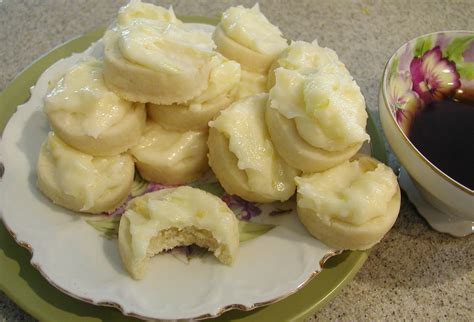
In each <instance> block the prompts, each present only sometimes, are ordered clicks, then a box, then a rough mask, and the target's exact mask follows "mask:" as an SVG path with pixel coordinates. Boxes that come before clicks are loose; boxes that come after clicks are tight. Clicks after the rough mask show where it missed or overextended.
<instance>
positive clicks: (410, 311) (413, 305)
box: [0, 0, 474, 321]
mask: <svg viewBox="0 0 474 322" xmlns="http://www.w3.org/2000/svg"><path fill="white" fill-rule="evenodd" d="M254 2H255V0H253V1H211V0H208V1H205V0H199V1H159V3H160V4H161V5H164V6H168V5H169V4H173V7H174V9H175V12H177V13H178V14H180V15H207V16H215V15H218V14H219V13H220V12H222V11H223V10H224V9H225V8H227V7H229V6H231V5H235V4H237V3H242V4H244V5H246V6H251V5H253V3H254ZM124 3H125V1H112V0H108V1H93V0H75V1H65V0H54V1H53V0H47V1H33V0H30V1H12V0H0V90H3V89H4V88H5V87H6V86H7V85H8V84H9V82H10V81H12V80H13V79H14V77H15V75H16V74H18V73H19V72H21V71H22V70H23V69H24V68H25V67H27V66H28V65H29V64H30V63H32V62H33V61H34V60H35V59H37V58H38V57H40V56H41V55H43V54H44V53H47V52H48V51H49V50H51V49H52V48H53V47H55V46H57V45H60V44H61V43H63V42H65V41H66V40H69V39H71V38H73V37H76V36H79V35H81V34H83V33H85V32H87V31H91V30H93V29H95V28H96V27H99V26H106V25H108V24H109V22H110V21H111V20H112V19H113V18H114V15H115V14H116V11H117V9H118V8H119V6H121V5H123V4H124ZM260 7H261V10H262V11H263V12H264V13H265V15H266V16H267V17H268V18H269V19H270V21H272V22H273V23H275V24H277V25H278V26H279V27H280V29H281V30H282V31H283V33H284V34H285V35H286V36H287V38H289V39H295V40H296V39H301V40H306V41H311V40H313V39H315V38H316V39H318V41H319V43H320V44H321V45H323V46H327V47H330V48H333V49H334V50H336V52H337V53H338V54H339V57H340V58H341V60H342V61H343V62H344V63H345V64H346V66H347V67H348V68H349V70H350V71H351V73H352V75H353V76H354V78H355V79H356V81H357V82H358V84H359V85H360V87H361V89H362V92H363V94H364V96H365V98H366V101H367V105H368V108H369V109H370V110H372V111H373V112H374V115H375V116H376V118H377V108H378V103H377V93H378V88H379V82H380V77H381V74H382V71H383V68H384V65H385V63H386V61H387V59H388V58H389V57H390V55H391V54H392V53H393V52H394V51H395V50H396V49H397V48H398V47H399V46H400V45H401V44H403V43H404V42H405V41H407V40H409V39H411V38H414V37H416V36H418V35H421V34H425V33H429V32H433V31H438V30H455V29H465V30H474V19H473V16H474V1H473V0H456V1H448V0H445V1H430V0H418V1H408V0H407V1H402V0H392V1H375V0H372V1H367V0H353V1H349V0H339V1H329V0H326V1H311V0H304V1H264V0H260ZM377 122H378V118H377ZM379 129H380V126H379ZM389 153H390V151H389ZM390 160H391V161H390V162H391V165H392V166H393V167H397V162H396V159H395V158H394V157H393V155H391V158H390ZM473 266H474V236H472V235H471V236H470V237H465V238H453V237H450V236H449V235H446V234H442V233H438V232H436V231H433V230H432V229H431V228H430V227H429V226H428V224H427V223H426V221H425V220H424V219H423V218H422V217H420V215H418V213H417V212H416V210H415V208H414V207H413V205H411V204H410V202H409V201H408V200H407V198H406V197H405V196H403V202H402V208H401V212H400V216H399V217H398V220H397V222H396V224H395V226H394V227H393V229H392V230H391V231H390V232H389V233H388V234H387V236H386V237H385V238H384V239H383V240H382V242H381V243H379V244H378V245H377V246H375V247H374V248H373V249H372V252H371V254H370V256H369V258H368V260H367V262H366V263H365V265H364V266H363V267H362V269H361V270H360V272H359V273H358V274H357V276H356V277H355V279H354V280H353V281H352V282H351V283H350V284H349V285H347V286H346V287H345V288H344V289H343V291H342V292H341V293H340V294H339V295H338V296H337V297H336V298H335V299H334V300H333V301H332V302H330V303H329V304H328V305H327V306H325V307H324V308H323V309H322V310H321V311H319V312H317V313H316V314H315V315H314V317H312V318H309V320H310V321H314V320H317V321H319V320H321V321H326V320H347V321H349V320H350V321H353V320H404V319H408V320H456V321H469V320H470V321H473V320H474V270H473ZM0 269H1V268H0ZM0 320H2V321H33V320H34V319H33V318H32V317H31V316H29V315H28V314H26V313H25V312H24V311H22V310H21V309H20V308H19V307H17V306H16V305H15V303H13V302H12V301H11V300H9V299H8V298H7V297H6V296H5V295H4V294H3V293H1V292H0Z"/></svg>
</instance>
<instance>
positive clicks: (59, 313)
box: [0, 17, 387, 322]
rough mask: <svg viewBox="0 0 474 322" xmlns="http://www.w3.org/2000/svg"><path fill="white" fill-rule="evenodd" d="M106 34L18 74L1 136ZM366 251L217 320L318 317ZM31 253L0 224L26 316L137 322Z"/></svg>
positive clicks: (8, 287) (7, 273) (9, 271)
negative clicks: (79, 290) (40, 84)
mask: <svg viewBox="0 0 474 322" xmlns="http://www.w3.org/2000/svg"><path fill="white" fill-rule="evenodd" d="M181 18H182V20H184V21H186V22H200V23H209V24H215V23H216V19H211V18H204V17H181ZM103 32H104V29H98V30H96V31H94V32H91V33H88V34H86V35H83V36H81V37H78V38H76V39H73V40H71V41H68V42H67V43H65V44H63V45H61V46H59V47H57V48H55V49H53V50H52V51H50V52H49V53H48V54H46V55H44V56H43V57H41V58H39V59H38V60H37V61H36V62H34V63H33V64H31V65H30V66H29V67H27V68H26V69H25V70H24V71H23V72H22V73H20V74H19V75H18V76H17V77H16V78H15V79H14V80H13V81H12V82H11V84H10V85H9V86H8V87H7V88H6V89H5V90H4V91H3V92H1V93H0V131H1V132H3V129H4V127H5V125H6V123H7V122H8V120H9V118H10V116H11V115H12V114H13V112H14V111H15V109H16V107H17V106H18V105H19V104H22V103H24V102H25V101H26V100H27V99H28V98H29V95H30V94H29V88H30V87H31V86H33V85H34V84H35V83H36V81H37V79H38V77H39V76H40V75H41V74H42V73H43V71H45V70H46V69H47V68H48V67H49V66H51V65H52V64H54V63H55V62H56V61H58V60H59V59H61V58H64V57H67V56H69V55H71V54H72V53H75V52H82V51H84V50H85V49H86V48H87V47H89V45H90V44H91V43H92V42H94V41H96V40H98V39H99V38H100V37H101V36H102V34H103ZM367 130H368V132H369V134H370V137H371V149H372V155H373V156H374V157H376V158H377V159H379V160H380V161H382V162H385V163H386V161H387V157H386V154H385V149H384V146H383V143H382V141H381V139H380V135H379V134H378V132H377V128H376V127H375V124H374V122H373V119H372V118H371V117H370V115H369V120H368V126H367ZM368 254H369V252H368V251H364V252H362V251H345V252H343V253H342V254H340V255H338V256H335V257H333V258H331V259H329V260H328V261H327V262H326V264H325V265H324V268H323V270H322V271H321V273H319V274H318V275H317V276H316V277H315V278H313V279H312V280H311V281H310V282H309V283H308V284H307V285H306V286H304V287H303V288H302V289H301V290H299V291H298V292H296V293H295V294H293V295H291V296H289V297H287V298H286V299H284V300H281V301H279V302H277V303H275V304H272V305H269V306H266V307H261V308H258V309H255V310H252V311H248V312H243V311H238V310H233V311H229V312H226V313H224V314H223V315H222V316H220V317H219V318H216V319H214V320H215V321H275V320H278V321H295V320H303V319H304V318H305V317H307V316H309V315H311V314H313V313H315V312H316V311H317V310H318V309H320V308H321V307H322V306H323V305H324V304H325V303H327V302H328V301H330V300H331V299H332V298H333V297H334V296H335V295H336V294H337V293H338V292H339V291H340V290H341V289H342V288H343V287H344V285H346V284H347V283H348V282H349V281H351V280H352V278H353V277H354V275H355V274H356V273H357V271H358V270H359V269H360V268H361V267H362V265H363V263H364V262H365V260H366V259H367V256H368ZM30 258H31V254H30V253H29V252H28V251H27V250H26V249H24V248H22V247H20V246H19V245H17V244H16V243H15V241H14V240H13V238H12V237H11V236H10V235H9V233H8V232H7V231H6V229H5V227H4V226H3V224H1V223H0V267H1V269H0V289H1V290H2V291H4V292H5V293H6V294H7V295H8V296H9V297H10V298H11V299H12V300H13V301H15V302H16V303H17V304H18V305H19V306H20V307H21V308H23V309H24V310H25V311H26V312H28V313H29V314H31V315H32V316H34V317H35V318H37V319H39V320H41V321H81V322H84V321H136V319H135V318H132V317H127V316H124V315H122V314H121V313H120V311H118V310H116V309H114V308H110V307H103V306H95V305H92V304H88V303H85V302H82V301H79V300H76V299H74V298H72V297H69V296H67V295H65V294H64V293H62V292H60V291H59V290H57V289H56V288H54V287H53V286H51V285H50V284H49V283H48V282H47V281H46V280H45V279H44V278H43V277H42V276H41V275H40V273H39V272H38V271H37V270H36V269H35V268H34V267H33V266H31V265H30Z"/></svg>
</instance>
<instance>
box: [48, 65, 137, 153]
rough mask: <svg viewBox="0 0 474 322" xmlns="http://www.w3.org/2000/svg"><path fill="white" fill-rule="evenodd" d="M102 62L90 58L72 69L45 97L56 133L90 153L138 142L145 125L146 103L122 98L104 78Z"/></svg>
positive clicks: (116, 149) (118, 150) (120, 149)
mask: <svg viewBox="0 0 474 322" xmlns="http://www.w3.org/2000/svg"><path fill="white" fill-rule="evenodd" d="M102 68H103V64H102V62H101V61H99V60H97V59H95V58H90V59H88V60H86V61H83V62H80V63H78V64H77V65H75V66H73V67H72V68H71V69H69V70H68V71H67V72H66V74H65V75H64V76H63V77H62V78H61V79H60V80H59V82H58V83H57V84H56V86H55V87H54V88H53V89H52V90H51V91H50V92H49V93H48V94H47V95H46V97H45V99H44V112H45V113H46V115H47V116H48V120H49V122H50V124H51V127H52V129H53V130H54V132H55V133H56V134H57V135H58V136H59V137H60V138H61V139H62V140H63V141H64V142H66V143H67V144H68V145H70V146H72V147H73V148H75V149H77V150H79V151H82V152H84V153H87V154H92V155H96V156H110V155H117V154H120V153H122V152H125V151H126V150H128V148H130V147H131V146H134V145H135V144H137V143H138V140H139V139H140V136H141V133H142V130H143V128H144V127H145V120H146V111H145V106H144V104H140V103H136V104H135V103H131V102H128V101H125V100H123V99H122V98H120V97H119V96H117V95H116V94H115V93H114V92H112V91H110V90H109V89H108V88H107V87H106V86H105V83H104V79H103V77H102Z"/></svg>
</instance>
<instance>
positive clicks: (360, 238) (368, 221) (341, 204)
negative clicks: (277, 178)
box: [295, 155, 400, 250]
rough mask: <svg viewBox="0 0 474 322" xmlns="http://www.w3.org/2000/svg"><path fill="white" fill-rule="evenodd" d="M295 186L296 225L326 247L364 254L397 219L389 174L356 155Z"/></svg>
mask: <svg viewBox="0 0 474 322" xmlns="http://www.w3.org/2000/svg"><path fill="white" fill-rule="evenodd" d="M295 180H296V183H297V186H298V193H297V211H298V216H299V218H300V220H301V222H302V223H303V225H305V227H306V228H307V229H308V231H309V232H310V233H311V234H312V235H313V236H314V237H316V238H317V239H319V240H321V241H322V242H323V243H325V244H327V245H328V246H330V247H334V248H336V249H354V250H355V249H367V248H370V247H372V246H373V245H374V244H376V243H378V242H379V241H380V240H381V239H382V237H383V236H384V235H385V234H386V233H387V232H388V231H389V230H390V228H391V227H392V226H393V224H394V223H395V220H396V219H397V216H398V212H399V210H400V188H399V186H398V183H397V178H396V177H395V175H394V173H393V171H392V169H390V168H389V167H387V166H386V165H384V164H383V163H381V162H378V161H377V160H375V159H372V158H370V157H368V156H363V155H358V156H357V157H355V158H354V159H353V160H352V161H346V162H344V163H342V164H340V165H338V166H336V167H334V168H332V169H329V170H327V171H324V172H321V173H315V174H309V175H305V176H302V177H297V178H296V179H295Z"/></svg>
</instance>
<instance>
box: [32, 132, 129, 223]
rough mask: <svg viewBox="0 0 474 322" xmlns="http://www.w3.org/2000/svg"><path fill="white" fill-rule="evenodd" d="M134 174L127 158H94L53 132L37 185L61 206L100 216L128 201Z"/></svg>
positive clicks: (41, 156) (43, 148) (41, 160)
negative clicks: (69, 144) (99, 214)
mask: <svg viewBox="0 0 474 322" xmlns="http://www.w3.org/2000/svg"><path fill="white" fill-rule="evenodd" d="M134 172H135V167H134V165H133V160H132V158H131V157H130V156H129V155H127V154H122V155H117V156H113V157H94V156H91V155H88V154H85V153H82V152H79V151H77V150H75V149H73V148H72V147H70V146H68V145H66V144H65V143H64V142H63V141H61V139H60V138H59V137H58V136H57V135H55V134H54V133H53V132H50V133H49V135H48V139H47V140H46V141H45V142H44V143H43V145H42V146H41V151H40V154H39V158H38V163H37V176H38V180H37V185H38V188H39V190H40V191H41V192H43V193H44V194H45V195H46V196H47V197H48V198H49V199H51V200H52V201H53V202H54V203H55V204H57V205H60V206H62V207H64V208H67V209H71V210H74V211H80V212H85V213H92V214H97V213H101V212H104V211H110V210H114V209H115V208H117V207H118V206H120V205H121V204H122V203H123V202H124V201H125V200H126V199H127V197H128V195H129V194H130V191H131V189H132V182H133V175H134Z"/></svg>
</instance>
